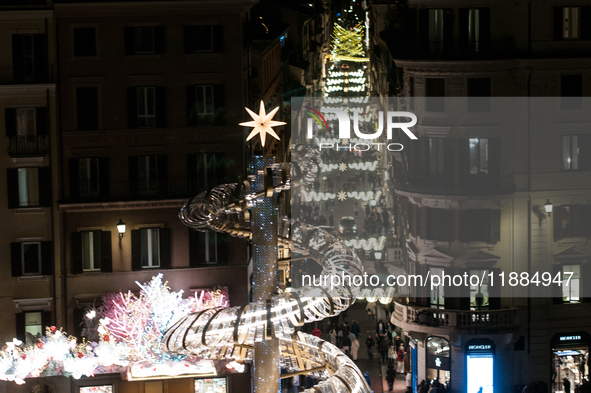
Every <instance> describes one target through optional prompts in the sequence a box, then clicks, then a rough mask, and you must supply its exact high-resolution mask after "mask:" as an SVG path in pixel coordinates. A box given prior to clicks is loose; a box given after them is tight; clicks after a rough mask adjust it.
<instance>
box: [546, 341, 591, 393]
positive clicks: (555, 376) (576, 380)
mask: <svg viewBox="0 0 591 393" xmlns="http://www.w3.org/2000/svg"><path fill="white" fill-rule="evenodd" d="M552 347H553V349H552V364H551V368H552V381H551V382H552V393H566V392H574V391H576V390H577V388H578V387H579V386H580V385H582V384H583V383H584V382H586V381H589V335H588V334H586V333H565V334H559V335H555V336H554V338H553V340H552Z"/></svg>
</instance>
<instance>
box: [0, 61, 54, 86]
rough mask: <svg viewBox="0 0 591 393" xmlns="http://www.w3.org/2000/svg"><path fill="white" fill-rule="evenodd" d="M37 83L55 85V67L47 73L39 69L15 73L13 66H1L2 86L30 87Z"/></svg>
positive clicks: (0, 83)
mask: <svg viewBox="0 0 591 393" xmlns="http://www.w3.org/2000/svg"><path fill="white" fill-rule="evenodd" d="M37 83H54V77H53V66H52V67H51V70H48V71H47V72H45V71H44V72H40V71H39V70H38V69H37V70H34V71H30V72H25V71H22V70H21V71H20V72H16V73H15V72H14V67H12V66H0V85H30V84H37Z"/></svg>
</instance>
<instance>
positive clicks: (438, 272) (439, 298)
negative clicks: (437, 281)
mask: <svg viewBox="0 0 591 393" xmlns="http://www.w3.org/2000/svg"><path fill="white" fill-rule="evenodd" d="M429 271H430V272H431V276H439V277H441V276H443V271H444V269H442V268H438V267H430V268H429ZM430 307H431V308H445V294H444V287H443V285H439V286H437V287H433V288H431V301H430Z"/></svg>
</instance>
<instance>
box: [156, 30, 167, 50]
mask: <svg viewBox="0 0 591 393" xmlns="http://www.w3.org/2000/svg"><path fill="white" fill-rule="evenodd" d="M164 48H165V39H164V26H158V27H154V49H155V51H156V53H159V54H162V53H164Z"/></svg>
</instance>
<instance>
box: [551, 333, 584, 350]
mask: <svg viewBox="0 0 591 393" xmlns="http://www.w3.org/2000/svg"><path fill="white" fill-rule="evenodd" d="M590 343H591V337H589V333H587V332H571V333H558V334H555V335H554V337H552V347H553V348H554V349H559V348H560V347H572V346H577V345H589V344H590Z"/></svg>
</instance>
